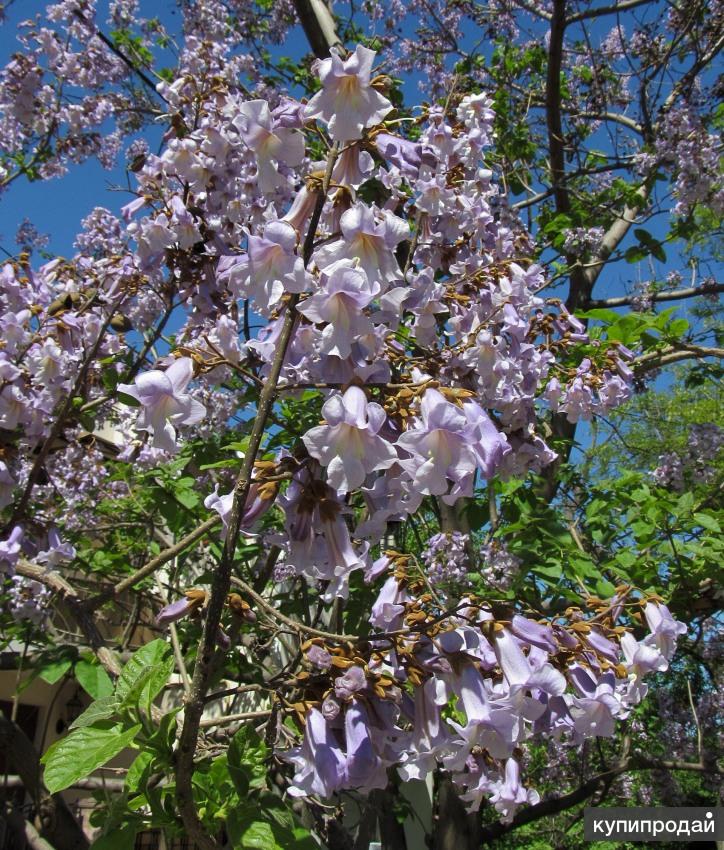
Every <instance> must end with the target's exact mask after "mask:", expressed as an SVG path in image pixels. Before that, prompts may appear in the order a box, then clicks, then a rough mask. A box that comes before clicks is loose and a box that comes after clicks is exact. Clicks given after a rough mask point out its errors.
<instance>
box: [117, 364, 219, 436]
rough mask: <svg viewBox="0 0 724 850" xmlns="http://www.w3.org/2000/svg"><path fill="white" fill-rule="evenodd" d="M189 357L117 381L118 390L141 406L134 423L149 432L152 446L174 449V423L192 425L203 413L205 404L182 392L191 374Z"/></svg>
mask: <svg viewBox="0 0 724 850" xmlns="http://www.w3.org/2000/svg"><path fill="white" fill-rule="evenodd" d="M193 372H194V364H193V361H192V360H191V358H190V357H180V358H179V359H178V360H175V361H174V362H173V363H172V364H171V365H170V366H169V367H168V369H166V371H165V372H161V371H160V370H158V369H153V370H152V371H150V372H145V373H144V374H142V375H139V376H138V377H137V378H136V380H135V382H134V383H133V384H119V385H118V391H119V392H122V393H125V394H126V395H129V396H131V398H135V399H136V400H137V401H139V402H140V403H141V405H142V407H143V411H142V413H141V415H140V416H139V417H138V422H137V423H136V427H137V428H140V429H141V430H143V431H149V432H150V433H151V434H152V435H153V444H152V445H153V447H154V448H157V449H165V450H166V451H168V452H175V451H177V449H178V446H177V445H176V429H175V427H174V426H176V425H195V424H196V423H197V422H200V421H201V420H202V419H203V418H204V416H206V408H205V407H204V406H203V404H200V403H199V402H198V401H195V400H194V399H193V398H192V397H191V396H190V395H189V394H188V393H186V392H184V390H185V389H186V387H187V386H188V383H189V381H190V380H191V378H192V377H193Z"/></svg>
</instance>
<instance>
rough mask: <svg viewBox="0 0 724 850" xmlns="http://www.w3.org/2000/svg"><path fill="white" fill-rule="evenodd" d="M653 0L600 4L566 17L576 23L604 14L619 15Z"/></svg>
mask: <svg viewBox="0 0 724 850" xmlns="http://www.w3.org/2000/svg"><path fill="white" fill-rule="evenodd" d="M651 2H652V0H623V2H621V3H614V4H613V5H611V6H599V7H598V8H597V9H586V10H585V11H583V12H576V14H575V15H571V16H570V18H567V19H566V23H567V24H575V23H577V22H578V21H585V20H587V19H589V18H600V17H601V16H602V15H618V14H620V13H621V12H628V11H629V10H630V9H635V8H636V7H637V6H646V5H648V4H650V3H651Z"/></svg>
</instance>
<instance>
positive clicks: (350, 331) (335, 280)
mask: <svg viewBox="0 0 724 850" xmlns="http://www.w3.org/2000/svg"><path fill="white" fill-rule="evenodd" d="M379 291H380V287H379V284H370V282H369V280H368V278H367V275H366V274H365V273H364V271H363V270H362V269H360V268H358V267H357V265H356V264H355V263H354V262H352V261H351V260H340V261H339V262H337V263H334V264H333V265H331V266H329V267H328V268H327V269H326V270H325V271H324V272H323V273H322V289H321V290H320V291H319V292H317V293H315V294H314V295H312V297H311V298H308V299H307V300H306V301H305V302H304V303H303V304H302V305H301V306H300V307H298V311H299V312H300V313H301V314H302V315H304V316H306V317H307V318H308V319H309V320H310V321H311V322H315V323H322V322H326V324H325V326H324V329H323V330H322V344H321V346H320V351H321V353H322V354H333V355H335V356H337V357H342V358H346V357H349V356H350V354H351V353H352V342H353V340H354V339H355V338H357V337H360V336H364V335H365V334H370V333H373V332H374V326H373V324H372V322H371V320H370V319H369V317H368V316H366V315H365V314H364V312H363V310H364V308H365V307H366V306H367V305H368V304H369V303H370V302H371V301H372V299H373V298H374V297H375V296H376V295H377V294H378V293H379Z"/></svg>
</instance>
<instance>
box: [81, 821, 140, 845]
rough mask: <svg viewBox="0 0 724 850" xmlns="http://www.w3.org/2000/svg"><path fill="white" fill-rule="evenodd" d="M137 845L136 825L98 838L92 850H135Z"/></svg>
mask: <svg viewBox="0 0 724 850" xmlns="http://www.w3.org/2000/svg"><path fill="white" fill-rule="evenodd" d="M135 843H136V827H135V825H134V824H126V825H125V826H122V827H120V828H116V829H114V830H112V831H111V832H109V833H108V834H107V835H101V837H100V838H96V840H95V841H94V842H93V844H91V848H90V850H133V847H134V845H135Z"/></svg>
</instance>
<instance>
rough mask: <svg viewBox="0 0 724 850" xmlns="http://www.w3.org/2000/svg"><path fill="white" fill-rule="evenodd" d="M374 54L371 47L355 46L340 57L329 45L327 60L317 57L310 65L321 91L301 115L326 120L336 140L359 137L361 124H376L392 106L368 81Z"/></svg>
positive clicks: (360, 136)
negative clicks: (344, 57) (345, 56)
mask: <svg viewBox="0 0 724 850" xmlns="http://www.w3.org/2000/svg"><path fill="white" fill-rule="evenodd" d="M375 55H376V54H375V51H374V50H369V49H368V48H367V47H362V46H361V45H357V48H356V50H355V52H354V53H353V54H352V55H351V56H350V57H349V59H342V57H341V55H340V51H339V50H338V49H337V48H334V47H333V48H332V50H331V51H330V58H329V59H317V60H316V61H315V62H314V64H313V65H312V70H313V71H314V72H315V73H316V74H317V76H318V77H319V79H320V81H321V83H322V91H320V92H317V94H315V95H314V97H313V98H312V99H311V100H310V101H309V103H308V104H307V108H306V109H305V111H304V114H305V118H307V120H310V119H313V118H320V119H321V120H322V121H326V122H327V124H328V125H329V133H330V135H331V137H332V138H333V139H335V140H336V141H340V142H347V141H351V140H352V139H360V138H362V133H363V131H364V129H365V127H372V126H374V125H375V124H379V123H380V121H382V119H383V118H384V117H385V115H387V113H388V112H390V111H391V109H392V104H391V103H390V101H389V100H387V98H386V97H384V96H383V95H381V94H380V93H379V92H378V91H376V90H375V89H374V88H373V87H372V85H371V82H370V76H371V73H372V63H373V61H374V58H375Z"/></svg>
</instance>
